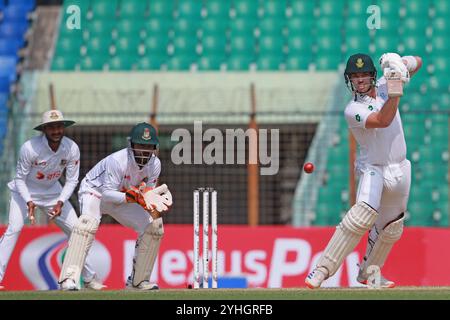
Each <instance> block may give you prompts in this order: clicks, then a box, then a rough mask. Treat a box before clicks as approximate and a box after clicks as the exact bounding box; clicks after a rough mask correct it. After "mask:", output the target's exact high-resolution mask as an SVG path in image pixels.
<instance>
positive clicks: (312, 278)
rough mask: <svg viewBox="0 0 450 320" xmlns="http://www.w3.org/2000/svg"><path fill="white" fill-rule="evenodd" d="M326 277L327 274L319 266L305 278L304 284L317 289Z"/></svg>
mask: <svg viewBox="0 0 450 320" xmlns="http://www.w3.org/2000/svg"><path fill="white" fill-rule="evenodd" d="M326 278H327V274H326V273H325V272H324V271H322V270H321V269H319V268H316V269H314V270H313V271H311V273H310V274H308V276H307V277H306V279H305V284H306V286H307V287H308V288H310V289H317V288H319V287H320V285H321V284H322V282H323V281H324V280H325V279H326Z"/></svg>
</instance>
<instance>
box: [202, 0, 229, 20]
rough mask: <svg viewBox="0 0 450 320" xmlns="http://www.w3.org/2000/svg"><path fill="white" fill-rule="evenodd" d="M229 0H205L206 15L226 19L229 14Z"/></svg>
mask: <svg viewBox="0 0 450 320" xmlns="http://www.w3.org/2000/svg"><path fill="white" fill-rule="evenodd" d="M230 8H231V0H207V1H206V3H205V9H206V13H207V17H217V18H218V20H220V19H227V18H229V16H230Z"/></svg>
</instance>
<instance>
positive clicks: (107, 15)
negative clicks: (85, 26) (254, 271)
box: [91, 0, 119, 19]
mask: <svg viewBox="0 0 450 320" xmlns="http://www.w3.org/2000/svg"><path fill="white" fill-rule="evenodd" d="M118 2H119V1H118V0H95V1H92V2H91V10H92V13H93V15H94V18H95V19H98V18H100V19H114V18H115V17H116V14H117V9H118V8H117V4H118Z"/></svg>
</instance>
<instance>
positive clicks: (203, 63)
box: [197, 55, 226, 71]
mask: <svg viewBox="0 0 450 320" xmlns="http://www.w3.org/2000/svg"><path fill="white" fill-rule="evenodd" d="M225 60H226V58H225V56H223V55H202V56H201V57H200V59H199V60H198V61H197V67H198V70H200V71H210V70H214V71H218V70H220V69H221V66H222V64H223V63H224V62H225Z"/></svg>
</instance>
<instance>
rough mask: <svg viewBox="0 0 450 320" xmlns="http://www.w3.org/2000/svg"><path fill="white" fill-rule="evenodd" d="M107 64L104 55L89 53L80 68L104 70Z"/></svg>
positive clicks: (82, 60)
mask: <svg viewBox="0 0 450 320" xmlns="http://www.w3.org/2000/svg"><path fill="white" fill-rule="evenodd" d="M105 64H106V57H105V56H104V55H89V56H87V57H84V58H82V59H81V61H80V70H83V71H102V70H103V68H104V65H105Z"/></svg>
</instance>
